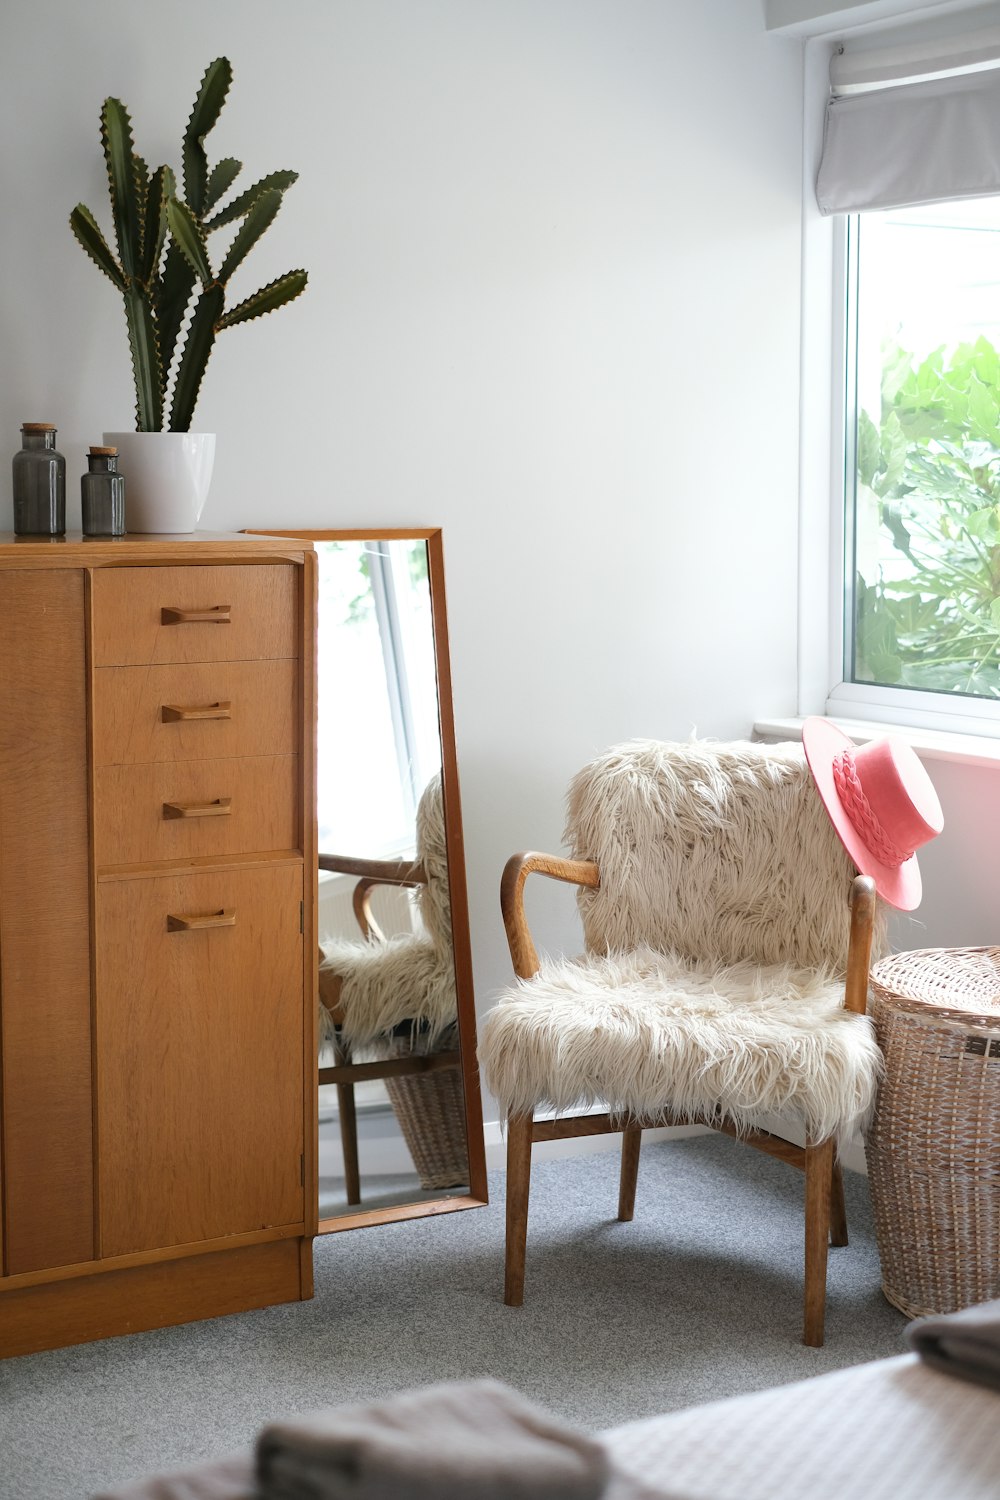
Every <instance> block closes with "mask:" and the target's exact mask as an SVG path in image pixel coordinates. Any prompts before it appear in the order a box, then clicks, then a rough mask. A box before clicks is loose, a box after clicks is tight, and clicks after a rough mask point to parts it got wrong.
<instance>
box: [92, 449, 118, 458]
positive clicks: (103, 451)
mask: <svg viewBox="0 0 1000 1500" xmlns="http://www.w3.org/2000/svg"><path fill="white" fill-rule="evenodd" d="M90 451H91V453H93V454H101V455H103V456H104V457H105V458H113V457H114V455H115V454H116V453H117V452H118V449H117V448H91V450H90Z"/></svg>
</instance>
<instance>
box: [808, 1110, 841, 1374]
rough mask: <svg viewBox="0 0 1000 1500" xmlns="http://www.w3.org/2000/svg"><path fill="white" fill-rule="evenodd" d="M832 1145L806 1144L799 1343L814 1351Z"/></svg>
mask: <svg viewBox="0 0 1000 1500" xmlns="http://www.w3.org/2000/svg"><path fill="white" fill-rule="evenodd" d="M833 1162H834V1142H833V1140H828V1141H824V1142H823V1144H822V1145H820V1146H814V1145H812V1144H811V1142H809V1141H807V1142H806V1149H805V1174H806V1256H805V1262H806V1264H805V1318H804V1326H803V1331H802V1342H803V1343H804V1344H808V1345H809V1346H810V1348H813V1349H818V1348H820V1346H821V1345H822V1343H823V1324H824V1319H825V1316H826V1253H827V1245H828V1244H829V1239H830V1195H831V1189H832V1186H833Z"/></svg>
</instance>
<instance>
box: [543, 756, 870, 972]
mask: <svg viewBox="0 0 1000 1500" xmlns="http://www.w3.org/2000/svg"><path fill="white" fill-rule="evenodd" d="M566 839H567V842H568V844H569V845H570V848H571V851H572V855H573V858H575V859H590V860H595V861H596V863H597V865H598V866H599V869H600V874H601V885H600V888H599V889H598V890H593V891H591V890H585V891H582V892H581V894H580V898H579V900H580V911H581V915H582V918H583V925H584V933H585V938H586V944H587V948H588V950H589V951H591V952H595V953H606V952H628V951H630V950H632V949H634V948H637V947H639V946H640V945H642V944H647V945H649V946H650V947H652V948H655V949H657V950H659V951H661V952H669V951H673V952H676V953H680V954H682V955H683V956H685V957H687V958H690V959H694V960H696V961H698V962H714V963H719V964H730V963H739V962H741V961H747V960H749V961H752V962H753V963H757V964H780V963H790V964H794V965H796V966H797V967H802V968H814V967H828V968H830V969H832V970H833V971H834V972H836V973H843V971H844V969H845V967H846V962H847V941H848V934H849V922H848V918H847V903H848V900H849V896H850V888H851V882H852V880H853V878H854V874H855V870H854V866H853V864H852V863H851V861H850V859H849V857H848V855H847V853H846V851H845V850H844V848H843V846H842V845H841V843H840V840H839V839H838V838H837V835H836V834H835V833H834V831H833V828H832V826H831V824H830V820H829V818H828V817H827V814H826V810H825V809H824V807H823V804H822V802H821V800H820V797H819V794H818V792H817V791H816V788H815V786H814V784H813V781H812V777H811V776H810V774H809V769H808V767H807V765H806V762H805V757H804V755H803V753H802V749H801V747H800V746H799V745H785V744H782V745H759V744H752V743H749V742H743V741H740V742H735V743H731V744H714V743H712V742H710V741H693V742H691V743H688V744H669V743H662V742H660V741H656V740H632V741H629V742H628V743H627V744H623V745H616V746H614V747H613V748H612V749H610V750H608V751H607V752H606V753H605V754H603V755H601V756H600V757H598V759H596V760H594V761H593V762H591V764H590V765H588V766H586V767H584V769H583V770H582V771H580V772H579V773H578V774H577V775H576V776H575V777H574V779H573V781H572V783H571V786H570V790H569V799H568V822H567V828H566ZM882 931H884V922H883V923H881V924H880V930H879V931H878V932H877V933H876V951H878V949H879V948H880V947H881V932H882Z"/></svg>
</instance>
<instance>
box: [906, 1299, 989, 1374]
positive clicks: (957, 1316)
mask: <svg viewBox="0 0 1000 1500" xmlns="http://www.w3.org/2000/svg"><path fill="white" fill-rule="evenodd" d="M906 1339H907V1342H908V1343H909V1345H910V1348H911V1349H915V1350H916V1352H917V1353H918V1354H919V1355H920V1357H921V1359H924V1360H926V1361H927V1363H928V1364H929V1365H933V1366H934V1368H935V1369H936V1370H943V1371H944V1373H945V1374H947V1375H957V1376H958V1377H959V1378H960V1379H962V1380H974V1381H975V1382H976V1384H977V1385H988V1386H992V1387H993V1389H994V1390H998V1391H1000V1299H997V1300H995V1301H993V1302H980V1303H978V1304H977V1305H976V1306H975V1307H965V1308H963V1309H962V1311H961V1312H957V1313H943V1314H942V1315H941V1316H940V1317H932V1318H918V1319H917V1320H916V1322H914V1323H910V1324H909V1325H908V1326H907V1329H906Z"/></svg>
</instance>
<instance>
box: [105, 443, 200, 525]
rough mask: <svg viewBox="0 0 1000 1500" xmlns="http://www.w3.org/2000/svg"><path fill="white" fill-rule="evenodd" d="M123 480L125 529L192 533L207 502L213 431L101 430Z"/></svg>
mask: <svg viewBox="0 0 1000 1500" xmlns="http://www.w3.org/2000/svg"><path fill="white" fill-rule="evenodd" d="M104 442H105V443H106V444H107V445H108V446H109V447H110V446H114V447H115V448H117V449H118V455H119V458H118V469H119V472H120V473H121V474H124V476H125V530H126V531H158V532H185V531H194V529H195V527H196V526H197V524H198V522H199V520H200V519H201V513H202V511H203V510H204V508H205V501H206V499H207V498H208V486H209V484H210V483H211V480H212V466H213V464H214V463H215V433H214V432H106V433H105V434H104Z"/></svg>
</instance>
